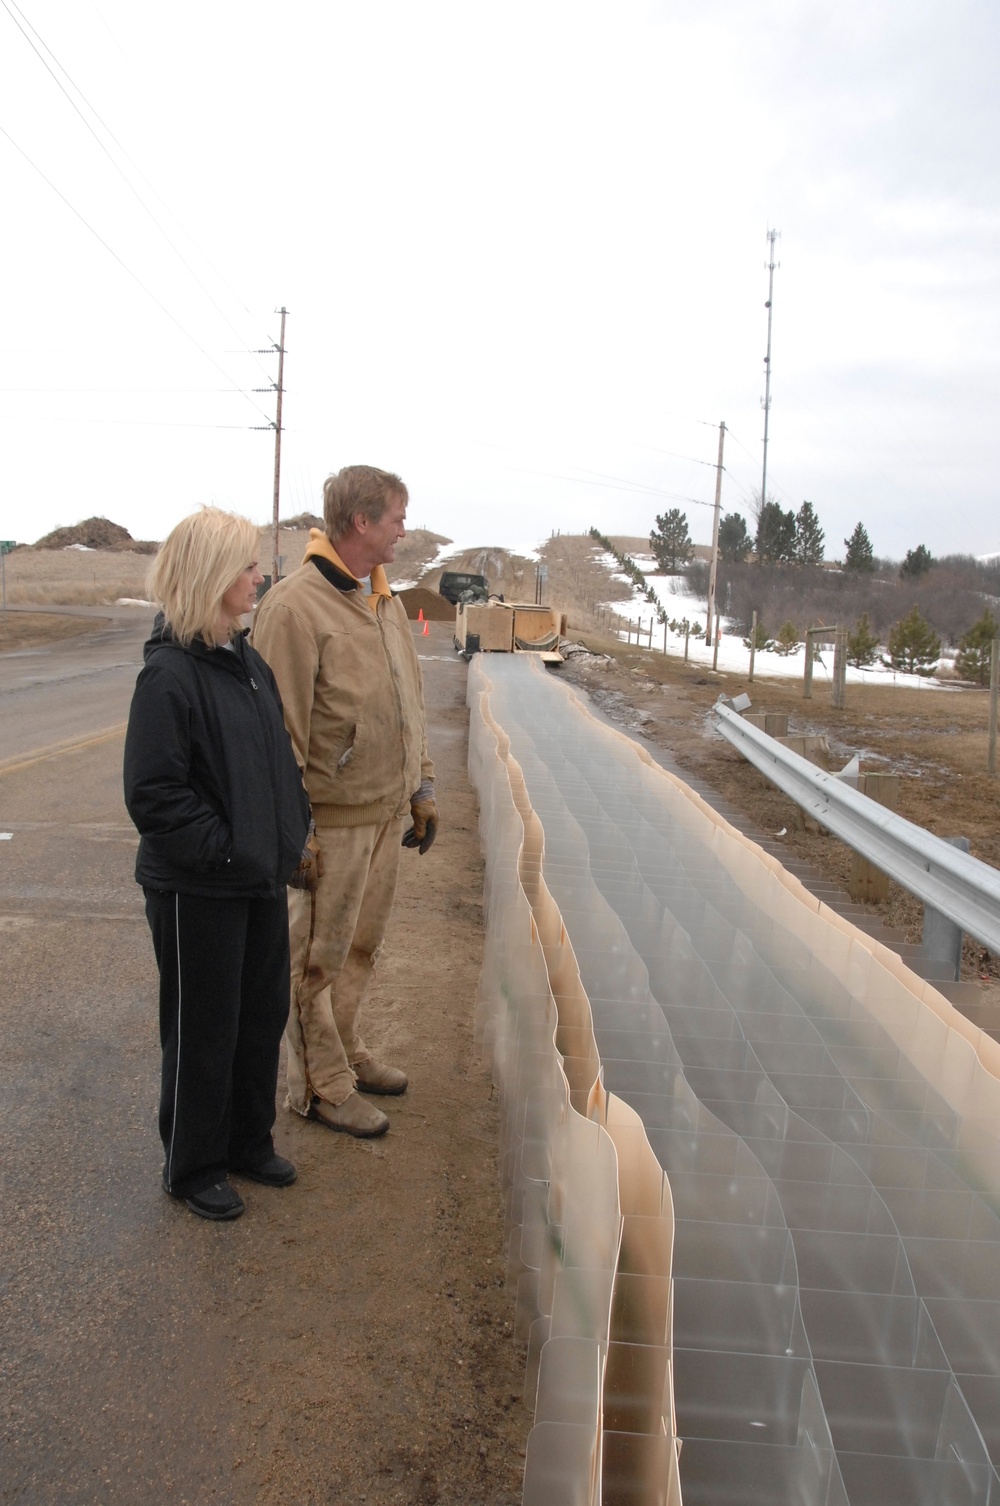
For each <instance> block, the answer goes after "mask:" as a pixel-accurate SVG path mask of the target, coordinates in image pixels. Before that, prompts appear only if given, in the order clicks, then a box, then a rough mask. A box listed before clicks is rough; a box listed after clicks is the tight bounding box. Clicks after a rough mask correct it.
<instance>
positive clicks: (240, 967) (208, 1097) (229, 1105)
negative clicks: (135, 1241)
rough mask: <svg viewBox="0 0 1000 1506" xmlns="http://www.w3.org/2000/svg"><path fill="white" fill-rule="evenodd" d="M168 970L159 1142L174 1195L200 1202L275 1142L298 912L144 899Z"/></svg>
mask: <svg viewBox="0 0 1000 1506" xmlns="http://www.w3.org/2000/svg"><path fill="white" fill-rule="evenodd" d="M145 895H146V918H147V920H148V921H149V928H150V930H151V931H152V933H153V950H154V951H155V953H156V965H157V967H158V968H159V970H160V1045H161V1046H162V1048H163V1075H162V1081H161V1088H160V1138H161V1140H162V1141H163V1149H164V1151H165V1154H166V1160H165V1162H164V1167H163V1178H164V1182H165V1184H166V1186H167V1188H168V1190H169V1191H170V1192H172V1193H174V1194H175V1195H177V1196H181V1197H190V1196H192V1195H193V1194H194V1193H196V1192H202V1191H204V1189H205V1188H206V1187H211V1186H213V1185H214V1183H216V1182H221V1181H222V1180H223V1179H224V1177H225V1176H226V1173H227V1171H229V1170H231V1169H232V1170H235V1169H238V1168H240V1167H243V1168H246V1167H253V1166H258V1165H260V1163H261V1162H262V1161H264V1160H266V1159H267V1157H268V1156H269V1155H271V1153H272V1151H273V1149H274V1143H273V1141H272V1139H271V1130H272V1128H273V1126H274V1095H275V1089H276V1087H277V1082H278V1051H279V1048H280V1045H281V1035H282V1032H283V1030H284V1028H285V1021H286V1019H287V1017H288V902H287V896H286V894H285V891H284V890H282V891H281V894H280V895H279V896H278V897H277V898H276V899H201V898H197V897H196V896H193V895H189V894H167V893H163V892H161V891H160V890H157V889H147V890H145Z"/></svg>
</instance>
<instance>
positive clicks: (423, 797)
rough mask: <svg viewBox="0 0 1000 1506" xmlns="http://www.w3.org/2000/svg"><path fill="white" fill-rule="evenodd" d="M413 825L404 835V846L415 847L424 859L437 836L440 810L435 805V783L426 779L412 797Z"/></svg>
mask: <svg viewBox="0 0 1000 1506" xmlns="http://www.w3.org/2000/svg"><path fill="white" fill-rule="evenodd" d="M410 815H411V816H412V817H413V825H412V826H411V827H409V828H408V829H407V830H406V831H405V832H404V833H403V846H404V847H415V848H416V849H417V851H418V852H419V853H420V856H421V857H423V855H424V853H425V852H426V851H427V849H428V848H429V847H430V845H431V843H432V842H433V841H434V838H435V837H436V836H437V829H438V808H437V806H436V804H435V803H434V782H433V780H431V779H425V780H424V781H423V783H422V784H421V786H420V788H419V790H417V793H416V794H415V795H411V796H410Z"/></svg>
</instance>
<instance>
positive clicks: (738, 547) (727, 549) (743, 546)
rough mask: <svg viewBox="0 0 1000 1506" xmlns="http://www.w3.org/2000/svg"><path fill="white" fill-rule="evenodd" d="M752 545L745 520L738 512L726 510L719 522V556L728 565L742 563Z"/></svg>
mask: <svg viewBox="0 0 1000 1506" xmlns="http://www.w3.org/2000/svg"><path fill="white" fill-rule="evenodd" d="M752 547H753V541H752V539H751V538H750V535H749V533H748V532H747V525H746V520H745V519H744V518H743V517H742V515H741V514H740V513H738V512H727V513H726V516H725V517H724V518H723V520H722V522H721V523H720V524H719V558H720V559H721V560H725V561H726V563H727V564H730V565H742V564H743V562H744V560H745V559H746V557H747V555H748V554H749V553H750V550H751V548H752Z"/></svg>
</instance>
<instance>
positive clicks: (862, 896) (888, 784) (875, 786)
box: [847, 774, 900, 904]
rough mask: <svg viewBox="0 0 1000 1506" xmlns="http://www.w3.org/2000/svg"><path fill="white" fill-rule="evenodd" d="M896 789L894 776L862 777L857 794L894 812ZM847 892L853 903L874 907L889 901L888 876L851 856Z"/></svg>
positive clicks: (857, 855)
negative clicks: (883, 901) (863, 901)
mask: <svg viewBox="0 0 1000 1506" xmlns="http://www.w3.org/2000/svg"><path fill="white" fill-rule="evenodd" d="M899 787H900V777H899V775H898V774H862V775H860V776H859V778H858V789H859V791H860V792H861V794H862V795H867V796H868V798H869V800H874V801H876V803H877V804H878V805H884V806H885V807H886V809H887V810H890V811H894V810H895V809H896V807H897V806H898V805H899ZM847 892H848V894H849V895H850V896H851V898H852V899H853V900H854V901H855V902H856V903H860V902H861V901H862V900H869V901H871V902H872V903H874V904H878V903H879V902H881V901H882V900H886V899H888V898H889V875H888V874H887V873H883V872H882V869H881V868H876V867H875V864H874V863H870V862H869V861H868V859H867V858H863V857H862V856H861V854H860V853H859V852H852V854H851V877H850V882H849V883H848V886H847Z"/></svg>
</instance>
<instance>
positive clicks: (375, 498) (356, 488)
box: [323, 465, 409, 544]
mask: <svg viewBox="0 0 1000 1506" xmlns="http://www.w3.org/2000/svg"><path fill="white" fill-rule="evenodd" d="M390 497H401V498H402V500H403V502H407V501H408V500H409V494H408V492H407V490H406V487H405V486H404V485H403V483H402V481H401V480H400V479H399V477H398V476H396V475H394V473H393V472H392V471H380V470H379V469H378V467H377V466H374V465H345V466H344V468H343V470H340V471H337V472H336V474H335V475H333V476H328V477H327V478H326V482H325V484H324V486H323V521H324V522H325V523H326V532H327V537H328V538H329V540H330V542H331V543H333V544H335V543H336V542H337V540H338V539H342V538H343V537H344V535H345V534H346V533H347V532H348V530H349V529H350V527H351V524H352V523H353V522H354V519H355V518H356V517H357V515H358V513H359V512H360V513H363V514H364V516H365V517H366V518H367V519H368V521H369V522H370V523H378V522H380V521H381V518H382V514H383V513H384V512H385V510H386V508H387V507H388V505H389V498H390Z"/></svg>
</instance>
